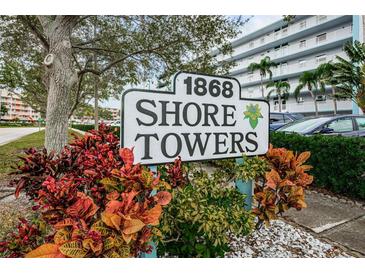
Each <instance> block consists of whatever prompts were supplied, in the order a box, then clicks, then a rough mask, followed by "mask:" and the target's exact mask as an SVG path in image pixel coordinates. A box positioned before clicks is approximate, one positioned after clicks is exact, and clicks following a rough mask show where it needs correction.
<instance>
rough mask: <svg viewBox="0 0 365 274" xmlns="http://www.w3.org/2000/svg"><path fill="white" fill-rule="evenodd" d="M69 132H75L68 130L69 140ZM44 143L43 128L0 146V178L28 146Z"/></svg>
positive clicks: (41, 145) (39, 145)
mask: <svg viewBox="0 0 365 274" xmlns="http://www.w3.org/2000/svg"><path fill="white" fill-rule="evenodd" d="M71 133H75V134H76V135H79V134H77V133H76V132H74V131H72V130H69V132H68V134H69V140H72V139H73V136H72V135H71ZM43 145H44V130H41V131H39V132H35V133H32V134H29V135H27V136H24V137H22V138H20V139H18V140H15V141H13V142H11V143H8V144H6V145H3V146H0V180H1V178H4V177H5V176H6V175H7V174H8V173H9V172H11V171H12V166H13V165H15V164H16V163H17V162H18V160H19V159H18V156H20V155H22V154H23V151H24V150H25V149H27V148H30V147H35V148H42V147H43Z"/></svg>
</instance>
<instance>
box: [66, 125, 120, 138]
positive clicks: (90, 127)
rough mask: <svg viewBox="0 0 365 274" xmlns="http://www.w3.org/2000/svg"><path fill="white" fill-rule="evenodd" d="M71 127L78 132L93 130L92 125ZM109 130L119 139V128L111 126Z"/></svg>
mask: <svg viewBox="0 0 365 274" xmlns="http://www.w3.org/2000/svg"><path fill="white" fill-rule="evenodd" d="M71 127H72V128H75V129H78V130H82V131H89V130H92V129H94V125H71ZM111 129H112V130H114V134H115V135H117V136H118V137H119V135H120V130H119V127H118V126H112V127H111Z"/></svg>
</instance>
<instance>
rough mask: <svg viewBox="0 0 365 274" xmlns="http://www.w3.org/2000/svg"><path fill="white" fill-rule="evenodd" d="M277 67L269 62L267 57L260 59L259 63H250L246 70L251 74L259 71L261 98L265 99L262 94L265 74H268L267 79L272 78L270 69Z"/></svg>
mask: <svg viewBox="0 0 365 274" xmlns="http://www.w3.org/2000/svg"><path fill="white" fill-rule="evenodd" d="M277 66H278V65H277V64H276V63H275V62H273V61H271V59H270V57H269V56H265V58H263V59H261V61H260V63H251V64H250V65H249V66H248V70H249V71H251V72H254V71H259V72H260V85H261V93H262V98H265V94H264V85H263V81H264V78H265V77H266V75H267V74H269V79H270V80H271V78H272V71H271V68H273V67H274V68H276V67H277Z"/></svg>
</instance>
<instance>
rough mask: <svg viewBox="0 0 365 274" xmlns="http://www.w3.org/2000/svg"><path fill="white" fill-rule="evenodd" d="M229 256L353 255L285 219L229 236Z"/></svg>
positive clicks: (303, 256)
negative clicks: (242, 233) (240, 235)
mask: <svg viewBox="0 0 365 274" xmlns="http://www.w3.org/2000/svg"><path fill="white" fill-rule="evenodd" d="M230 239H231V241H230V247H231V251H230V252H227V253H226V254H225V257H226V258H256V257H260V258H337V257H340V258H343V257H352V256H351V255H350V254H347V253H346V252H344V251H342V250H341V249H339V248H338V247H336V246H334V245H331V244H329V243H326V242H323V241H321V240H319V239H316V238H315V237H313V236H312V235H311V234H309V233H308V232H306V231H304V230H303V229H301V228H297V227H294V226H292V225H290V224H288V223H286V222H284V221H282V220H274V221H271V226H269V227H265V226H263V227H262V228H261V229H258V230H254V231H253V232H252V233H251V234H250V235H248V236H243V237H235V236H233V235H231V236H230Z"/></svg>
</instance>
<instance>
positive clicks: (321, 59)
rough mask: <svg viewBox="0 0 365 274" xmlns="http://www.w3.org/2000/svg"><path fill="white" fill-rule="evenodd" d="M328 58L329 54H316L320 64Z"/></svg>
mask: <svg viewBox="0 0 365 274" xmlns="http://www.w3.org/2000/svg"><path fill="white" fill-rule="evenodd" d="M326 60H327V55H326V54H322V55H318V56H316V61H317V63H318V64H322V63H325V62H326Z"/></svg>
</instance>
